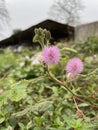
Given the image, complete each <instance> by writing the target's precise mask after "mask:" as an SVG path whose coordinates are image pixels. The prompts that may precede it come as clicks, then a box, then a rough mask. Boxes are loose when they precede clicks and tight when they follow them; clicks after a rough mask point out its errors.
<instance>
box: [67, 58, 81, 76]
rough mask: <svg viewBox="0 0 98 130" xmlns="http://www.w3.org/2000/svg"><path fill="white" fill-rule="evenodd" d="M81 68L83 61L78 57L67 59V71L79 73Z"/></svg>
mask: <svg viewBox="0 0 98 130" xmlns="http://www.w3.org/2000/svg"><path fill="white" fill-rule="evenodd" d="M82 70H83V63H82V61H81V60H80V59H79V58H72V59H70V60H69V62H68V63H67V66H66V71H67V73H72V74H74V75H76V74H79V73H81V72H82Z"/></svg>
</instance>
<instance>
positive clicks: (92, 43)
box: [75, 36, 98, 54]
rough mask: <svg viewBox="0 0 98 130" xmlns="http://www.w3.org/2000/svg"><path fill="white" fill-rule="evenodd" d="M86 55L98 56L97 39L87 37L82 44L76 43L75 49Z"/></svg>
mask: <svg viewBox="0 0 98 130" xmlns="http://www.w3.org/2000/svg"><path fill="white" fill-rule="evenodd" d="M76 46H77V47H78V48H79V50H81V51H82V52H85V53H87V54H98V37H95V36H92V37H89V38H88V39H87V40H86V41H85V42H84V43H83V42H81V43H77V44H75V47H76Z"/></svg>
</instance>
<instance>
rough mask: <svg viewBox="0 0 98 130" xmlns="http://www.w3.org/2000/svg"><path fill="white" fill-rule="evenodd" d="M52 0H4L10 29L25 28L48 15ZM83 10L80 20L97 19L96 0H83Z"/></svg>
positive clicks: (97, 8)
mask: <svg viewBox="0 0 98 130" xmlns="http://www.w3.org/2000/svg"><path fill="white" fill-rule="evenodd" d="M53 1H54V0H6V6H7V9H8V11H9V14H10V17H11V27H10V30H12V29H14V28H15V29H16V28H20V29H26V28H28V27H30V26H32V25H34V24H37V23H38V22H40V21H42V20H44V19H46V18H47V17H48V15H47V14H48V11H49V8H50V6H51V5H52V3H53ZM83 1H84V5H85V10H84V11H83V13H82V14H81V22H82V23H86V22H91V21H98V0H83Z"/></svg>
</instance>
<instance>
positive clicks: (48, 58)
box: [42, 46, 60, 65]
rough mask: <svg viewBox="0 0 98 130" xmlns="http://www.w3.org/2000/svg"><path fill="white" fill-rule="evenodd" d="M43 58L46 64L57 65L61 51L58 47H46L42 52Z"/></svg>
mask: <svg viewBox="0 0 98 130" xmlns="http://www.w3.org/2000/svg"><path fill="white" fill-rule="evenodd" d="M42 57H43V61H44V62H45V63H46V64H48V65H52V64H56V63H57V62H58V61H59V59H60V51H59V49H58V48H57V47H56V46H45V47H44V49H43V51H42Z"/></svg>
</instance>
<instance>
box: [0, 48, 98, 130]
mask: <svg viewBox="0 0 98 130" xmlns="http://www.w3.org/2000/svg"><path fill="white" fill-rule="evenodd" d="M77 48H78V47H77ZM77 48H76V49H77ZM60 49H61V53H62V57H61V59H60V62H59V63H58V64H57V65H54V66H51V67H50V69H51V72H53V73H54V74H55V76H56V77H57V78H58V79H60V80H63V81H65V80H66V74H65V71H64V68H65V65H66V63H67V61H68V60H69V59H70V58H71V57H73V56H79V57H81V58H82V60H83V61H84V71H83V73H82V75H81V76H79V77H78V79H77V82H73V83H72V84H68V87H69V88H71V90H72V91H74V92H77V93H79V94H81V95H84V96H87V95H89V94H90V95H91V97H88V98H86V101H87V102H81V101H79V100H78V101H77V103H78V107H79V108H80V109H81V110H82V111H83V112H84V115H85V116H84V118H79V117H78V116H77V111H76V108H75V105H74V102H73V99H72V95H71V94H70V93H69V92H67V91H66V89H65V88H64V87H63V86H62V85H59V84H58V83H56V82H55V81H53V80H52V79H50V78H49V77H48V76H47V73H45V72H44V69H43V68H42V65H41V64H37V65H32V60H31V59H32V56H34V54H36V53H37V52H39V51H40V50H36V51H32V50H31V49H30V50H23V51H22V52H20V53H13V52H12V51H10V50H5V51H4V50H3V52H2V53H1V54H0V61H1V63H0V77H1V78H0V130H97V129H98V94H97V93H98V69H97V66H98V59H96V60H95V61H94V60H93V55H90V56H88V55H87V51H85V52H83V53H82V52H81V50H80V52H77V51H76V50H74V49H68V48H67V49H66V47H65V48H64V47H62V46H60ZM27 56H28V58H27ZM9 59H10V60H9ZM12 61H13V62H12ZM21 63H23V64H22V65H20V64H21ZM73 86H74V87H73ZM1 90H3V91H1ZM81 100H82V98H81ZM88 103H90V104H91V105H89V104H88Z"/></svg>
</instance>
